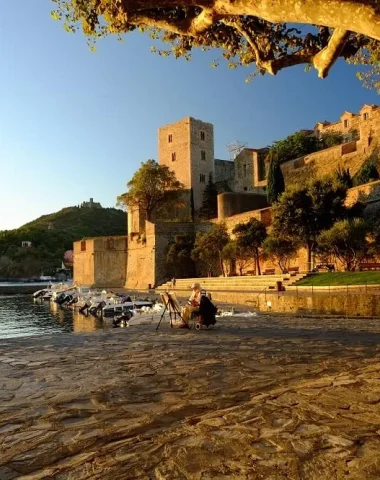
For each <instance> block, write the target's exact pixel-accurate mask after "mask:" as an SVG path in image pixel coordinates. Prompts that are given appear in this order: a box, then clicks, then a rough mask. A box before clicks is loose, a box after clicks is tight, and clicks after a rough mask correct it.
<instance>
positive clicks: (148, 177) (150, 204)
mask: <svg viewBox="0 0 380 480" xmlns="http://www.w3.org/2000/svg"><path fill="white" fill-rule="evenodd" d="M127 188H128V191H127V193H123V194H122V195H120V196H119V197H118V198H117V200H118V203H119V204H123V203H124V204H125V205H127V206H131V207H133V206H138V207H139V208H140V209H141V211H142V212H144V213H145V214H146V218H147V220H152V216H153V213H157V214H159V213H160V211H162V210H163V209H165V208H168V205H170V204H173V205H174V204H177V203H178V202H179V199H180V196H181V194H182V192H183V191H184V188H183V185H182V183H181V182H179V181H178V180H177V179H176V177H175V173H174V172H173V171H171V170H170V169H169V167H167V166H166V165H159V164H158V163H157V162H156V161H155V160H147V161H146V162H143V163H142V164H141V167H140V168H139V169H138V170H137V172H136V173H135V174H134V175H133V177H132V180H130V181H129V182H128V183H127Z"/></svg>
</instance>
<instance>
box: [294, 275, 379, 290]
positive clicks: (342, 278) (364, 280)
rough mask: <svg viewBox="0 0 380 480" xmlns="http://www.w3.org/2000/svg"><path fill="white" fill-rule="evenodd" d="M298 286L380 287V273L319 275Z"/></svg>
mask: <svg viewBox="0 0 380 480" xmlns="http://www.w3.org/2000/svg"><path fill="white" fill-rule="evenodd" d="M296 285H297V286H300V287H302V286H308V285H309V286H311V285H313V286H315V287H328V286H329V285H380V272H335V273H317V274H315V275H311V276H310V277H306V278H304V279H302V280H300V281H299V282H297V283H296Z"/></svg>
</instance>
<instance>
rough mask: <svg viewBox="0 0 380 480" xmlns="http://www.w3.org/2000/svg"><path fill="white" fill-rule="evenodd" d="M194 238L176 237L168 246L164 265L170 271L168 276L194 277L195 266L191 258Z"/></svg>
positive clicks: (188, 236)
mask: <svg viewBox="0 0 380 480" xmlns="http://www.w3.org/2000/svg"><path fill="white" fill-rule="evenodd" d="M194 241H195V238H194V236H190V235H177V236H176V237H175V239H174V241H173V242H172V243H171V244H170V245H169V249H168V253H167V255H166V263H167V264H168V266H169V269H170V275H171V276H172V275H173V276H174V277H176V278H188V277H194V276H195V274H196V272H195V264H194V261H193V259H192V258H191V251H192V250H193V248H194Z"/></svg>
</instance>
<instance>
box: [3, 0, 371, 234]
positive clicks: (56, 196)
mask: <svg viewBox="0 0 380 480" xmlns="http://www.w3.org/2000/svg"><path fill="white" fill-rule="evenodd" d="M53 7H54V4H53V2H51V1H49V0H33V1H31V0H12V1H11V2H4V5H2V15H1V17H0V62H1V63H0V230H4V229H12V228H17V227H19V226H21V225H22V224H24V223H26V222H28V221H31V220H33V219H35V218H37V217H39V216H40V215H43V214H48V213H52V212H55V211H58V210H60V209H61V208H63V207H66V206H70V205H78V204H80V203H81V202H82V201H85V200H88V199H89V198H90V197H93V198H94V200H95V201H98V202H100V203H101V204H102V206H104V207H112V206H115V203H116V197H117V196H118V195H119V194H121V193H123V192H124V191H125V189H126V187H125V185H126V183H127V181H128V180H129V179H130V178H131V177H132V175H133V173H134V172H135V171H136V170H137V169H138V167H139V165H140V163H141V162H143V161H145V160H147V159H148V158H155V159H157V129H158V128H159V127H160V126H162V125H165V124H167V123H171V122H174V121H176V120H179V119H181V118H183V117H186V116H192V117H195V118H198V119H201V120H203V121H207V122H211V123H213V124H214V131H215V156H216V158H225V159H228V158H229V154H228V152H227V150H226V145H227V144H228V143H230V142H233V141H240V142H245V143H247V144H248V146H250V147H264V146H267V145H269V144H270V143H271V142H273V141H274V140H279V139H281V138H284V137H285V136H287V135H289V134H290V133H292V132H294V131H296V130H299V129H301V128H313V126H314V125H315V123H316V122H317V121H323V120H329V121H337V120H338V119H339V117H340V115H341V114H342V113H343V112H344V111H345V110H348V111H353V112H357V111H358V110H359V109H360V107H361V106H362V105H363V104H365V103H378V104H380V98H379V97H378V95H377V94H376V92H375V91H370V90H366V89H364V88H363V87H362V85H361V83H360V82H359V81H358V80H357V79H356V77H355V67H353V66H349V65H346V64H345V63H344V62H343V61H340V62H339V63H338V64H337V65H336V66H335V67H334V68H333V69H332V71H331V74H330V76H329V78H327V79H325V80H320V79H318V78H317V75H316V72H315V71H313V70H312V71H310V72H307V73H306V72H304V68H303V67H302V66H300V67H294V68H290V69H286V70H284V71H281V72H279V74H277V76H275V77H270V76H264V77H258V78H255V79H254V80H253V81H252V83H250V84H246V83H245V82H244V80H245V77H246V76H247V74H249V73H250V71H251V70H249V69H237V70H234V71H231V70H228V69H227V67H226V66H225V65H224V64H222V65H221V66H220V67H219V68H217V69H213V68H211V67H210V62H211V61H212V60H213V59H214V58H216V56H217V54H216V53H215V52H209V53H203V52H200V51H198V52H196V53H194V55H193V60H192V61H191V62H186V61H185V60H175V59H172V58H161V57H159V56H158V55H155V54H152V53H151V52H150V46H151V45H152V40H150V39H149V38H148V37H146V36H144V35H142V34H139V33H133V34H131V35H128V36H126V37H125V41H123V42H118V41H117V40H116V38H111V37H110V38H107V39H102V40H100V41H99V42H98V45H97V50H96V52H95V53H93V52H91V51H90V50H89V48H88V46H87V43H86V39H85V37H84V36H83V35H82V34H80V33H78V34H68V33H66V32H65V31H64V30H63V27H62V24H61V23H59V22H57V21H54V20H52V18H51V16H50V11H51V10H52V9H53Z"/></svg>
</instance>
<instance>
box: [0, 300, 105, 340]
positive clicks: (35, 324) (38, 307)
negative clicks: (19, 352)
mask: <svg viewBox="0 0 380 480" xmlns="http://www.w3.org/2000/svg"><path fill="white" fill-rule="evenodd" d="M101 328H103V322H102V321H101V320H100V319H97V318H94V317H91V316H85V315H82V314H80V313H79V312H75V311H72V310H69V309H62V308H61V307H59V306H58V305H57V304H55V303H50V302H41V301H34V300H33V298H32V297H31V296H30V295H9V296H6V295H3V296H0V338H12V337H21V336H30V335H43V334H48V333H50V334H51V333H57V334H59V333H63V332H75V333H80V332H92V331H94V330H97V329H101Z"/></svg>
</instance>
